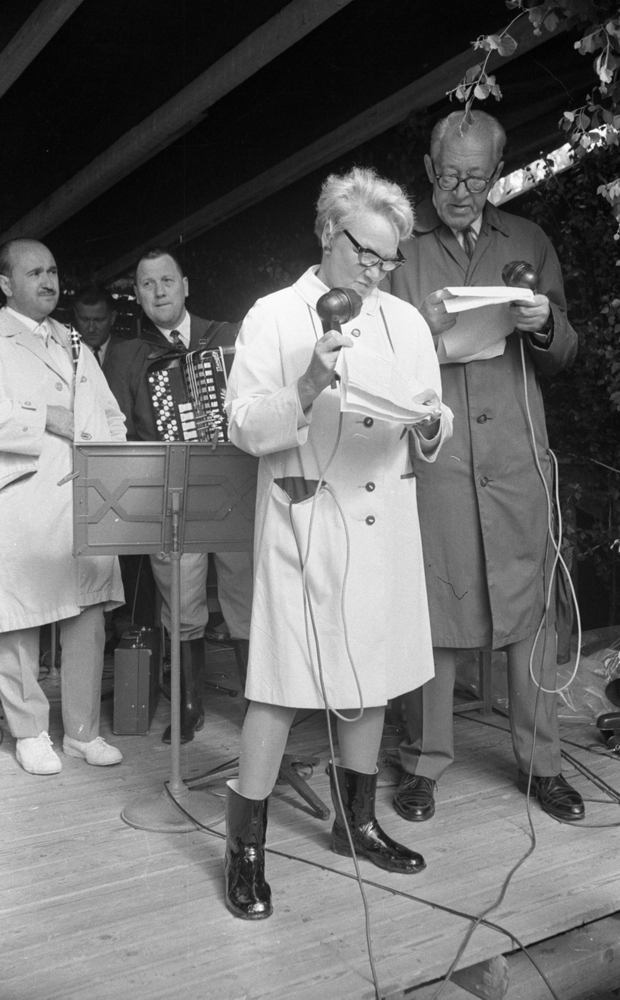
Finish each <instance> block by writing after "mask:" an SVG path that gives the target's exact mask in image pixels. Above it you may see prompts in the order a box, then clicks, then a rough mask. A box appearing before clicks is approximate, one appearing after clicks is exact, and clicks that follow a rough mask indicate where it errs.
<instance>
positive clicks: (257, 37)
mask: <svg viewBox="0 0 620 1000" xmlns="http://www.w3.org/2000/svg"><path fill="white" fill-rule="evenodd" d="M351 2H352V0H292V2H291V3H289V4H288V5H287V6H286V7H284V8H283V9H282V10H281V11H280V12H279V13H278V14H275V15H274V17H272V18H270V20H269V21H266V22H265V24H263V25H261V27H260V28H257V30H256V31H253V32H252V34H251V35H248V36H247V38H244V39H243V41H242V42H240V43H239V45H237V46H235V48H234V49H231V51H230V52H228V53H227V54H226V55H225V56H223V57H222V58H221V59H219V60H218V61H217V62H216V63H214V64H213V65H212V66H210V67H209V69H208V70H206V71H205V72H204V73H201V75H200V76H199V77H197V78H196V79H195V80H194V81H193V82H192V83H190V84H189V85H188V86H187V87H184V89H183V90H181V91H179V93H178V94H175V96H174V97H172V98H171V99H170V100H169V101H167V102H166V103H165V104H163V105H162V106H161V108H158V109H157V111H154V112H153V114H151V115H149V116H148V118H145V119H144V121H142V122H140V124H139V125H135V126H134V128H132V129H130V130H129V132H126V133H125V135H123V136H121V138H120V139H118V140H117V142H115V143H114V144H113V145H112V146H110V148H109V149H107V150H106V151H105V152H104V153H101V155H100V156H98V157H96V159H94V160H93V161H92V162H91V163H89V164H88V166H86V167H84V169H83V170H80V171H79V173H77V174H76V175H75V176H74V177H72V178H71V180H69V181H67V182H66V184H63V185H62V186H61V187H60V188H58V190H57V191H54V193H53V194H51V195H50V196H49V197H48V198H45V200H44V201H42V202H41V203H40V204H39V205H37V206H36V208H33V209H32V211H30V212H28V214H27V215H25V216H24V217H23V218H21V219H20V220H19V221H18V222H16V223H15V224H14V225H12V226H11V227H10V229H7V231H6V232H4V233H3V234H2V236H0V240H7V239H11V238H13V237H15V236H32V237H36V238H37V239H40V238H41V237H42V236H45V234H46V233H49V232H50V231H51V230H52V229H55V228H56V227H57V226H59V225H60V224H61V223H62V222H64V221H65V220H66V219H69V218H70V217H71V216H72V215H75V213H76V212H79V210H80V209H81V208H84V206H85V205H88V204H89V203H90V202H91V201H94V200H95V198H98V197H99V195H101V194H103V193H104V191H107V190H108V189H109V188H111V187H112V186H113V185H114V184H117V183H118V181H120V180H122V179H123V177H126V176H127V175H128V174H130V173H131V172H132V171H133V170H135V169H136V168H137V167H139V166H140V165H141V164H142V163H145V162H146V161H147V160H149V159H150V158H151V157H152V156H154V155H155V153H158V152H160V150H162V149H165V148H166V146H169V145H170V144H171V143H172V142H174V141H175V139H177V138H178V137H179V135H181V134H182V133H183V132H186V131H187V130H188V127H193V125H197V124H198V123H199V121H201V120H202V117H203V114H204V111H205V110H206V109H207V108H209V107H211V106H212V105H213V104H215V103H216V102H217V101H219V100H220V99H221V98H222V97H224V95H225V94H227V93H229V92H230V91H231V90H234V89H235V87H238V86H239V85H240V84H241V83H243V82H244V81H245V80H247V79H248V78H249V77H250V76H253V74H254V73H257V72H258V70H259V69H262V67H263V66H266V65H267V64H268V63H270V62H271V61H272V60H273V59H275V58H276V57H277V56H279V55H280V54H281V53H282V52H285V51H286V49H288V48H290V47H291V46H292V45H294V44H295V42H298V41H299V40H300V39H301V38H304V37H305V35H307V34H309V33H310V32H311V31H313V30H314V29H315V28H317V27H318V26H319V25H320V24H322V23H323V22H324V21H326V20H328V18H330V17H332V16H333V15H334V14H337V13H338V11H339V10H342V8H343V7H346V6H347V4H349V3H351Z"/></svg>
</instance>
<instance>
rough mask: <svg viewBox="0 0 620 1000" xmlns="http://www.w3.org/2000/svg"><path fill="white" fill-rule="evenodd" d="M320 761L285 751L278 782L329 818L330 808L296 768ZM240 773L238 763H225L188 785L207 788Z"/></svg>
mask: <svg viewBox="0 0 620 1000" xmlns="http://www.w3.org/2000/svg"><path fill="white" fill-rule="evenodd" d="M319 763H320V760H319V758H318V757H298V756H296V755H294V754H289V753H285V754H284V756H283V757H282V765H281V767H280V770H279V772H278V782H286V783H287V784H289V785H290V786H291V788H294V789H295V791H296V792H297V794H298V795H299V796H300V797H301V798H302V799H303V800H304V801H305V802H307V803H308V805H309V806H310V808H311V809H312V812H313V813H314V815H315V816H316V817H317V818H318V819H329V809H328V807H327V806H326V805H325V803H324V802H323V800H322V799H320V798H319V796H318V795H317V794H316V792H314V791H313V790H312V789H311V788H310V785H309V784H308V782H307V781H306V779H305V778H303V777H302V775H301V774H299V772H298V771H297V770H296V769H295V767H294V765H295V764H298V765H299V766H300V767H314V766H316V765H317V764H319ZM238 774H239V767H238V763H237V762H236V761H235V763H233V764H230V763H229V764H224V765H223V766H222V767H221V768H216V769H215V770H213V771H210V772H209V773H208V774H203V775H200V776H199V777H197V778H191V779H190V780H189V781H188V782H187V787H188V788H191V789H197V788H206V787H207V786H208V785H212V784H214V783H215V782H222V781H228V780H229V779H230V778H236V777H237V775H238Z"/></svg>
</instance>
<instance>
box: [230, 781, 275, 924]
mask: <svg viewBox="0 0 620 1000" xmlns="http://www.w3.org/2000/svg"><path fill="white" fill-rule="evenodd" d="M236 784H237V782H236V781H229V782H227V785H226V906H227V907H228V909H229V910H230V912H231V913H233V914H234V915H235V917H241V919H242V920H264V919H265V918H266V917H270V916H271V914H272V913H273V907H272V905H271V889H270V888H269V885H268V884H267V882H265V837H266V834H267V803H268V802H269V799H268V798H267V799H246V798H245V797H244V796H243V795H239V792H238V791H237V790H236V787H235V786H236Z"/></svg>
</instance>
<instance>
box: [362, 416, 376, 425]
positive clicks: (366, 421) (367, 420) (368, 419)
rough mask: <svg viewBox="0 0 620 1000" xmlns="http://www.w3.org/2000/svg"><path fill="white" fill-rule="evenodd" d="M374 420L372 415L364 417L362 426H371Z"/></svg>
mask: <svg viewBox="0 0 620 1000" xmlns="http://www.w3.org/2000/svg"><path fill="white" fill-rule="evenodd" d="M373 424H374V420H373V419H372V417H364V427H372V425H373Z"/></svg>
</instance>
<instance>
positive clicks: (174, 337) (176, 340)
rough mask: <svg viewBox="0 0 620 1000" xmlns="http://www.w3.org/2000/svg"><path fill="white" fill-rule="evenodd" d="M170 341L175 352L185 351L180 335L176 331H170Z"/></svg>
mask: <svg viewBox="0 0 620 1000" xmlns="http://www.w3.org/2000/svg"><path fill="white" fill-rule="evenodd" d="M170 340H171V341H172V346H173V347H176V349H177V351H184V350H185V344H184V343H183V341H182V340H181V334H180V333H179V331H178V330H171V331H170Z"/></svg>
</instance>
